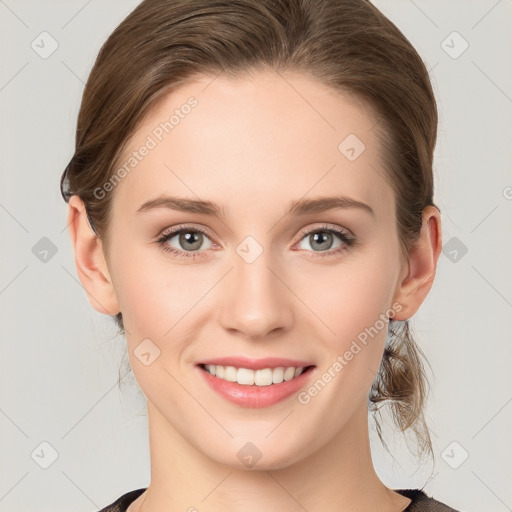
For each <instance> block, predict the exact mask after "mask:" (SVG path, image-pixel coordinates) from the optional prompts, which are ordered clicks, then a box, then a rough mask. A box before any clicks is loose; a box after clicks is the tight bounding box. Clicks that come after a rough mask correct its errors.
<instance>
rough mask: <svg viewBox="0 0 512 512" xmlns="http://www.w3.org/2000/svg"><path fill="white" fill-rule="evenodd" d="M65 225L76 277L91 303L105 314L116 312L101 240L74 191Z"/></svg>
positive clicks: (115, 298) (114, 313)
mask: <svg viewBox="0 0 512 512" xmlns="http://www.w3.org/2000/svg"><path fill="white" fill-rule="evenodd" d="M68 228H69V234H70V238H71V243H72V246H73V250H74V255H75V265H76V269H77V273H78V277H79V279H80V282H81V283H82V286H83V288H84V290H85V292H86V294H87V298H88V300H89V302H90V303H91V305H92V307H93V308H94V309H95V310H96V311H98V312H99V313H103V314H105V315H110V316H112V315H116V314H117V313H119V312H120V310H121V308H120V307H119V302H118V299H117V296H116V293H115V290H114V286H113V283H112V278H111V276H110V272H109V269H108V265H107V262H106V260H105V257H104V254H103V246H102V242H101V240H100V239H99V238H98V237H97V236H96V234H95V233H94V232H93V230H92V229H91V226H90V225H89V221H88V218H87V213H86V210H85V205H84V202H83V201H82V200H81V199H80V198H79V197H78V196H77V195H74V196H72V197H71V198H70V200H69V209H68Z"/></svg>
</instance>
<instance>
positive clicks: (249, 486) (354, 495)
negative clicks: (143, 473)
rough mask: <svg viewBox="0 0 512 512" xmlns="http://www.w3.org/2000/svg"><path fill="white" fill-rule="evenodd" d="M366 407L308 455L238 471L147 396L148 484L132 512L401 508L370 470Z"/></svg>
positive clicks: (393, 511)
mask: <svg viewBox="0 0 512 512" xmlns="http://www.w3.org/2000/svg"><path fill="white" fill-rule="evenodd" d="M362 405H363V406H364V405H365V404H362ZM363 406H362V407H359V409H358V411H357V413H355V414H354V415H353V417H352V418H351V421H350V423H349V424H347V425H345V426H344V427H343V429H342V430H341V431H340V432H339V433H338V434H337V435H335V436H334V437H333V438H332V440H331V441H330V442H329V443H328V444H326V445H324V446H323V447H322V448H321V449H320V450H317V451H315V452H314V453H313V454H311V455H309V456H307V457H305V458H302V459H301V458H300V457H297V458H298V461H297V462H295V463H292V464H291V465H288V466H287V467H283V468H279V469H269V470H239V469H233V468H232V467H229V466H225V465H223V464H219V463H217V462H216V461H214V460H212V459H211V458H209V457H207V456H206V455H205V454H204V453H202V452H201V451H199V450H197V449H196V448H195V447H193V446H191V445H190V444H189V443H188V442H187V441H186V440H185V439H184V438H183V437H182V436H181V435H180V434H179V433H178V432H177V431H176V430H175V429H174V428H172V426H171V425H169V423H168V422H167V420H166V419H165V418H164V417H163V416H162V415H161V414H160V413H159V411H158V410H157V409H156V408H154V407H153V406H152V404H151V403H150V402H148V421H149V440H150V459H151V483H150V485H149V486H148V489H147V490H146V491H145V492H144V493H143V494H142V495H141V496H140V497H139V498H137V500H135V502H133V503H132V504H131V506H130V508H129V512H157V511H162V510H167V511H174V510H187V511H189V510H190V511H200V510H208V511H211V512H221V511H225V510H227V509H229V510H230V511H232V512H253V511H260V510H266V511H268V512H277V511H279V512H282V511H283V510H290V511H291V510H297V511H304V510H307V511H308V512H317V511H322V512H331V511H332V512H335V511H336V512H339V511H340V510H343V511H355V510H358V511H364V510H368V511H370V510H381V511H389V512H398V511H402V510H404V509H405V508H406V507H407V505H408V504H409V503H410V500H409V499H408V498H405V497H403V496H401V495H399V494H397V493H395V492H393V491H392V490H390V489H388V488H387V487H386V486H385V485H384V484H383V483H382V482H381V481H380V479H379V478H378V476H377V474H376V473H375V471H374V468H373V463H372V459H371V453H370V443H369V438H368V417H367V411H366V407H363Z"/></svg>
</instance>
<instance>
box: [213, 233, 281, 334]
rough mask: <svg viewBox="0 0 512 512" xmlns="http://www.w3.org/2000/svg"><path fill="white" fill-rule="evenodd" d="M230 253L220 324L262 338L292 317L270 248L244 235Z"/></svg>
mask: <svg viewBox="0 0 512 512" xmlns="http://www.w3.org/2000/svg"><path fill="white" fill-rule="evenodd" d="M236 253H237V254H234V255H233V265H234V268H233V271H232V272H230V276H231V277H230V279H229V280H228V286H227V288H226V290H225V291H224V297H223V300H222V306H221V307H222V308H223V311H222V315H221V319H222V323H223V325H224V327H225V328H226V329H236V330H238V331H240V332H243V333H244V334H245V335H247V336H249V337H254V338H257V337H262V336H265V335H266V334H267V333H270V332H271V331H273V330H275V329H277V328H284V327H286V326H287V325H288V323H289V322H290V320H291V311H290V303H289V300H288V298H287V291H286V287H285V286H284V285H283V283H282V282H281V280H280V279H278V277H276V274H279V271H278V270H277V271H276V268H278V267H279V265H278V263H277V262H276V261H275V260H274V259H273V257H272V251H271V250H270V249H267V250H264V249H263V247H262V246H261V245H260V244H259V243H257V242H256V241H255V240H254V239H251V237H247V239H246V240H244V241H243V242H242V243H241V244H239V246H238V247H237V248H236Z"/></svg>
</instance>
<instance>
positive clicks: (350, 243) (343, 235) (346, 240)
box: [157, 225, 356, 259]
mask: <svg viewBox="0 0 512 512" xmlns="http://www.w3.org/2000/svg"><path fill="white" fill-rule="evenodd" d="M184 232H185V233H186V232H198V233H202V234H203V235H205V236H207V237H208V238H210V236H209V234H208V233H207V232H206V231H205V230H203V229H201V228H198V227H195V226H186V225H184V226H178V227H177V228H176V229H175V230H173V231H170V232H168V233H164V234H163V235H162V236H161V237H160V238H159V239H158V240H157V243H158V245H159V246H160V247H161V248H162V250H163V251H165V252H170V253H172V254H175V255H176V256H180V257H183V258H189V259H196V258H202V257H203V256H204V255H203V254H201V252H191V251H181V250H179V249H176V248H175V247H171V246H170V245H167V244H166V242H167V241H168V240H170V239H171V238H173V237H174V236H176V235H179V234H180V233H184ZM322 232H327V233H334V234H335V235H338V237H339V238H340V239H341V241H342V242H343V244H344V245H342V246H341V247H338V248H336V249H332V250H330V251H307V252H314V253H315V256H311V257H312V258H316V257H319V258H325V257H328V256H333V255H334V254H338V253H341V252H343V251H345V250H347V249H348V248H350V247H354V246H355V245H356V240H355V237H353V236H351V235H349V234H348V233H347V232H346V231H345V230H342V229H339V228H333V227H329V226H327V225H325V226H321V227H318V228H314V229H305V230H303V231H301V233H300V239H299V242H300V241H301V240H302V239H303V238H304V237H306V236H307V235H310V234H312V233H322ZM297 243H298V242H297Z"/></svg>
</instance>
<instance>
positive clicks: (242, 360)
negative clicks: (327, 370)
mask: <svg viewBox="0 0 512 512" xmlns="http://www.w3.org/2000/svg"><path fill="white" fill-rule="evenodd" d="M197 364H198V365H202V364H215V365H217V364H218V365H220V366H234V367H235V368H247V369H249V370H262V369H263V368H278V367H280V366H283V367H285V368H287V367H289V366H295V367H296V368H298V367H300V366H313V363H311V362H307V361H299V360H297V359H284V358H280V357H265V358H263V359H249V358H247V357H219V358H216V359H208V360H205V361H201V362H199V363H197Z"/></svg>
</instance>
